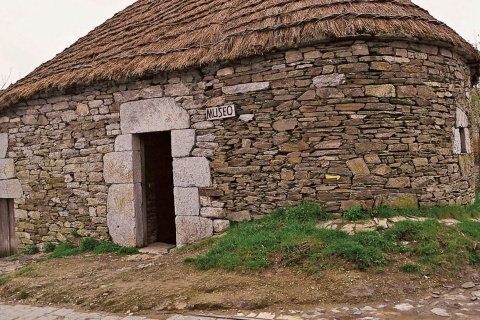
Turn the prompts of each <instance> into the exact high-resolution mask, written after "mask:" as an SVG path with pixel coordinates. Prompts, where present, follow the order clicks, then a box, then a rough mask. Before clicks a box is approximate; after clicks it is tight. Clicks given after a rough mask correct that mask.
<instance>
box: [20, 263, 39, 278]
mask: <svg viewBox="0 0 480 320" xmlns="http://www.w3.org/2000/svg"><path fill="white" fill-rule="evenodd" d="M33 269H34V268H33V266H32V265H31V264H29V265H26V266H24V267H22V268H20V269H18V270H17V271H16V272H15V276H16V277H19V276H23V275H24V274H26V273H29V272H30V271H33Z"/></svg>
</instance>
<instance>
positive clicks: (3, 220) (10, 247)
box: [0, 199, 17, 258]
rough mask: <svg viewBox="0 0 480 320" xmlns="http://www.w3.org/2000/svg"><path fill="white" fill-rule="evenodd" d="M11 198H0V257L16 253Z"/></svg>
mask: <svg viewBox="0 0 480 320" xmlns="http://www.w3.org/2000/svg"><path fill="white" fill-rule="evenodd" d="M16 249H17V244H16V241H15V215H14V213H13V199H0V258H3V257H8V256H11V255H14V254H15V253H16Z"/></svg>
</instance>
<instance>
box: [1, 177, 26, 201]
mask: <svg viewBox="0 0 480 320" xmlns="http://www.w3.org/2000/svg"><path fill="white" fill-rule="evenodd" d="M0 197H1V198H4V199H20V198H22V197H23V191H22V185H21V184H20V181H19V180H17V179H10V180H0Z"/></svg>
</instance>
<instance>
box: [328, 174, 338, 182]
mask: <svg viewBox="0 0 480 320" xmlns="http://www.w3.org/2000/svg"><path fill="white" fill-rule="evenodd" d="M325 178H326V179H327V180H333V179H336V180H337V181H338V180H340V178H341V177H340V176H332V175H329V174H327V175H325Z"/></svg>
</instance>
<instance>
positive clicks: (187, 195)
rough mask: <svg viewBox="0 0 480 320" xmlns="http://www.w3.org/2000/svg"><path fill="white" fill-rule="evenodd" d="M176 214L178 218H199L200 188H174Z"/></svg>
mask: <svg viewBox="0 0 480 320" xmlns="http://www.w3.org/2000/svg"><path fill="white" fill-rule="evenodd" d="M174 195H175V214H176V215H177V216H198V215H199V214H200V196H199V194H198V188H178V187H176V188H174Z"/></svg>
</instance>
